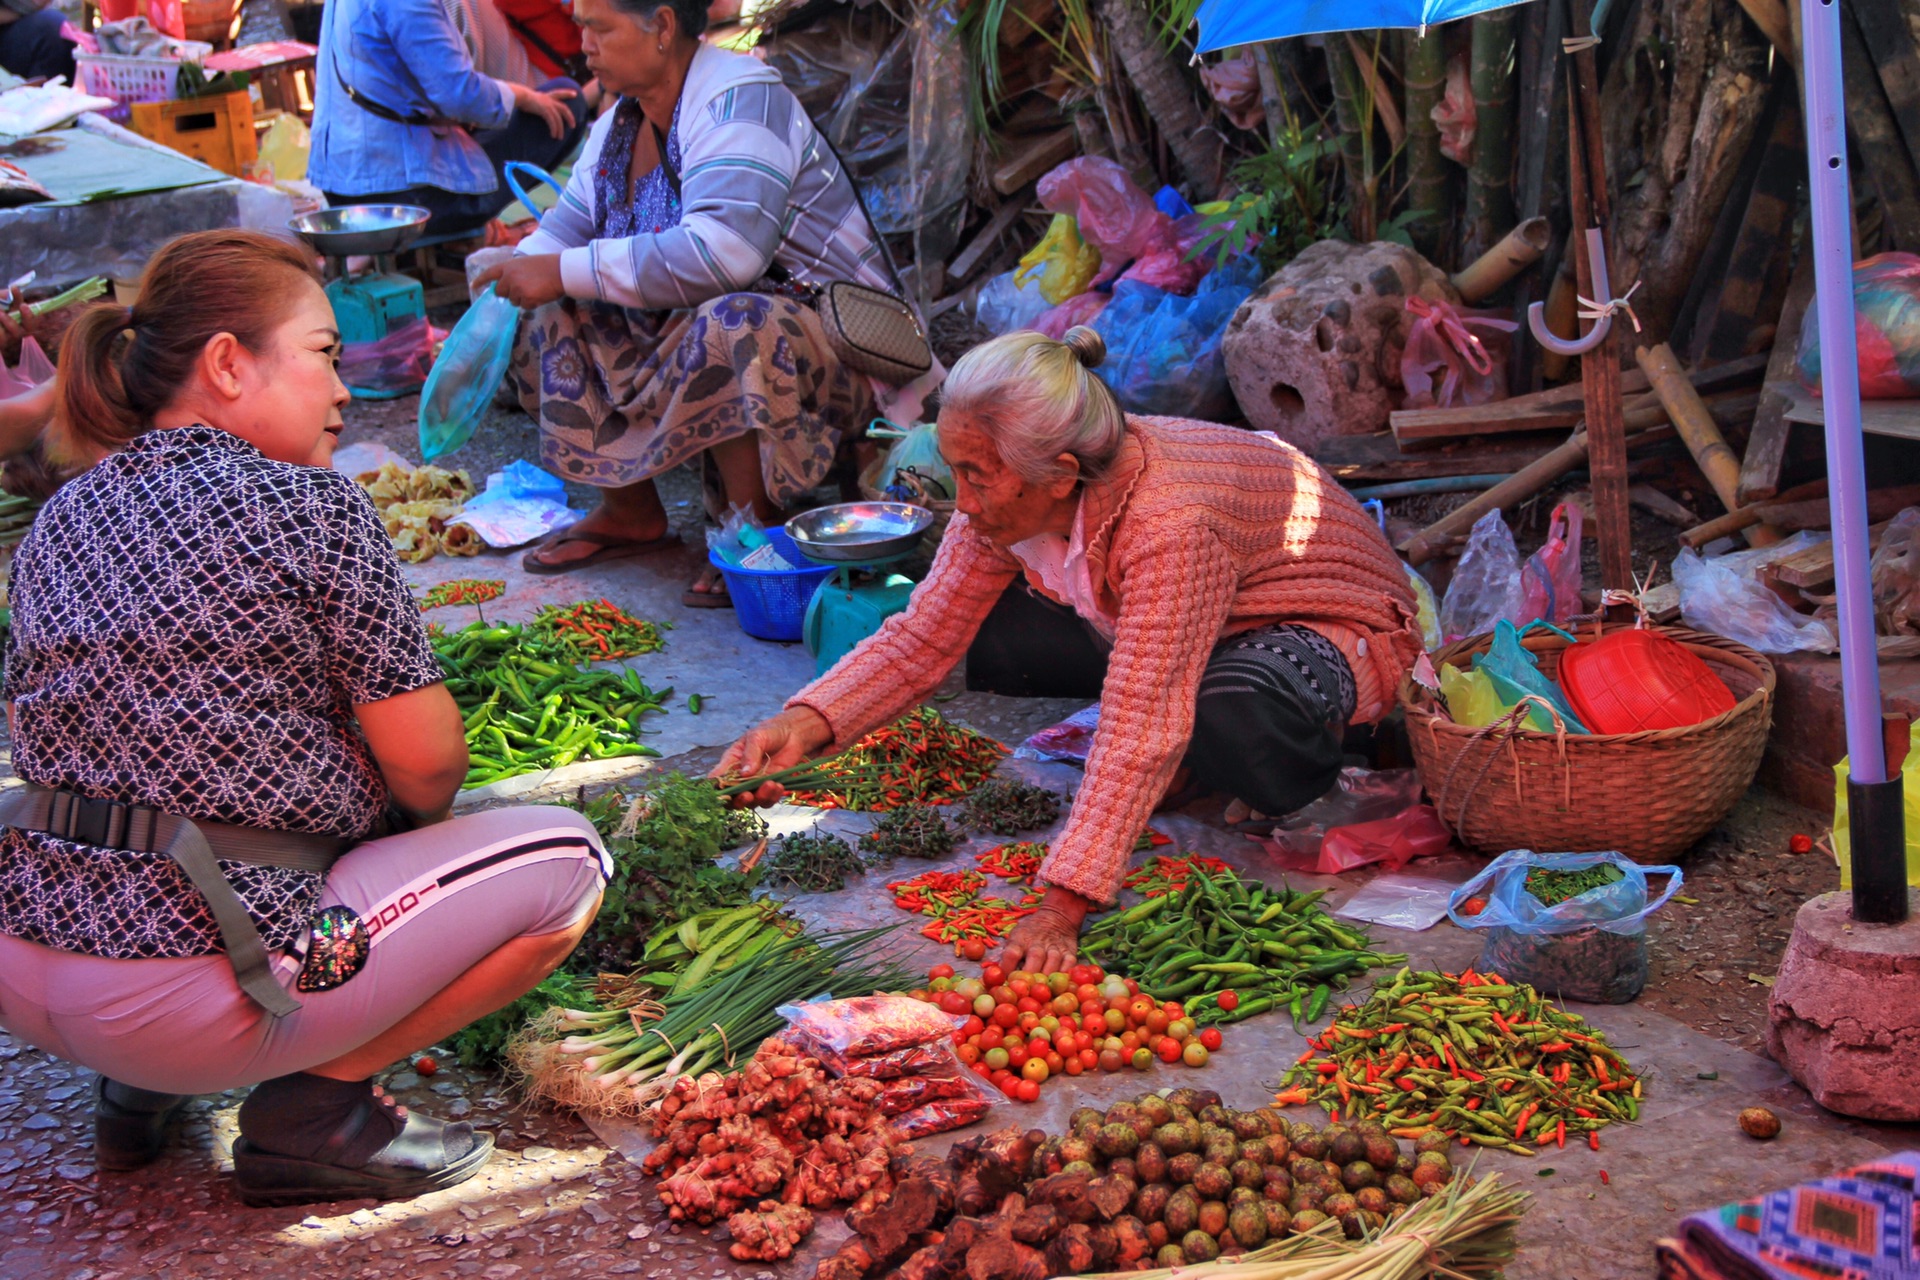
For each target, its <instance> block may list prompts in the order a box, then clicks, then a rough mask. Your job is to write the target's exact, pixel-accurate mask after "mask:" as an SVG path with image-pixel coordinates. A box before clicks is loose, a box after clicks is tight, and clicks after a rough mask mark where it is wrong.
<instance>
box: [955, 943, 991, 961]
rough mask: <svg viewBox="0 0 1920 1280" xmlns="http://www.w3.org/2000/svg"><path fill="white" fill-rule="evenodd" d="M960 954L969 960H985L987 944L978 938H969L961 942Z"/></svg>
mask: <svg viewBox="0 0 1920 1280" xmlns="http://www.w3.org/2000/svg"><path fill="white" fill-rule="evenodd" d="M960 954H961V955H963V956H965V957H966V958H967V959H969V960H984V959H986V958H987V944H986V943H984V942H982V941H981V940H980V939H978V938H968V939H967V940H966V941H965V942H963V943H961V944H960Z"/></svg>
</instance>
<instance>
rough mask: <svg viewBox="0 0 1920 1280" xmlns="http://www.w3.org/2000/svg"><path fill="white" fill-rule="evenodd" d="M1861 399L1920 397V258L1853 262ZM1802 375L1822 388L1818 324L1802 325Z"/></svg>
mask: <svg viewBox="0 0 1920 1280" xmlns="http://www.w3.org/2000/svg"><path fill="white" fill-rule="evenodd" d="M1853 316H1854V320H1853V340H1854V344H1855V346H1856V347H1857V348H1858V349H1859V359H1860V398H1861V399H1863V400H1905V399H1908V398H1910V397H1913V396H1920V257H1916V256H1915V255H1913V254H1911V253H1881V254H1875V255H1874V256H1873V257H1871V258H1868V259H1866V260H1865V261H1863V262H1856V263H1854V265H1853ZM1799 356H1800V359H1799V372H1800V380H1801V381H1802V382H1804V383H1805V384H1806V385H1807V386H1808V387H1810V388H1811V389H1813V390H1814V391H1816V392H1817V391H1819V389H1820V326H1819V325H1817V324H1808V325H1802V326H1801V327H1800V352H1799Z"/></svg>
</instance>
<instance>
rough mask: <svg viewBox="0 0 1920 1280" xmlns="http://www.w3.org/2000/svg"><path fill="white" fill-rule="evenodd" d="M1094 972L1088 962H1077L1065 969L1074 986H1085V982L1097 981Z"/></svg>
mask: <svg viewBox="0 0 1920 1280" xmlns="http://www.w3.org/2000/svg"><path fill="white" fill-rule="evenodd" d="M1095 972H1096V971H1095V969H1094V967H1093V966H1092V965H1090V964H1077V965H1075V966H1073V968H1072V969H1070V970H1068V971H1067V978H1068V980H1069V981H1071V982H1072V983H1073V985H1074V986H1076V987H1080V986H1085V985H1086V984H1087V983H1090V982H1097V981H1099V979H1097V978H1096V977H1095V976H1094V974H1095Z"/></svg>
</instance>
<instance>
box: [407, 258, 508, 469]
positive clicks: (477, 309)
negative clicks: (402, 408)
mask: <svg viewBox="0 0 1920 1280" xmlns="http://www.w3.org/2000/svg"><path fill="white" fill-rule="evenodd" d="M519 327H520V308H519V307H517V306H515V305H514V304H513V303H511V302H508V301H507V300H506V299H505V298H502V297H500V296H498V295H497V294H495V293H494V291H493V286H492V285H488V286H487V287H486V289H485V291H483V292H482V293H481V295H480V296H479V297H478V298H476V299H474V302H473V305H472V306H471V307H468V308H467V314H466V315H464V316H461V317H460V323H458V324H456V325H454V326H453V332H452V333H450V334H448V335H447V341H446V345H444V346H442V347H441V348H440V355H439V357H438V358H437V359H435V360H434V362H433V372H432V373H430V374H428V375H427V385H426V389H425V390H423V391H422V392H421V393H420V456H421V457H422V458H423V459H425V460H426V461H428V462H432V461H433V460H434V459H435V458H439V457H443V456H445V455H446V454H449V453H452V452H453V451H454V450H455V449H458V448H459V447H460V446H461V445H463V444H465V443H466V442H467V441H469V440H471V439H472V438H473V432H474V428H476V427H478V426H479V425H480V420H481V419H482V418H484V417H486V416H487V406H488V405H490V404H492V403H493V393H494V389H495V388H496V387H498V386H499V385H500V380H501V379H502V378H504V377H506V376H507V361H508V360H509V359H511V358H512V356H513V335H514V333H515V331H516V330H518V329H519Z"/></svg>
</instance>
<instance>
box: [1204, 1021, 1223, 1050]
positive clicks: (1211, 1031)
mask: <svg viewBox="0 0 1920 1280" xmlns="http://www.w3.org/2000/svg"><path fill="white" fill-rule="evenodd" d="M1200 1043H1201V1044H1203V1045H1205V1046H1206V1047H1207V1052H1208V1053H1215V1052H1218V1051H1219V1048H1220V1028H1218V1027H1208V1028H1207V1029H1206V1030H1205V1031H1202V1032H1201V1033H1200Z"/></svg>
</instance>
